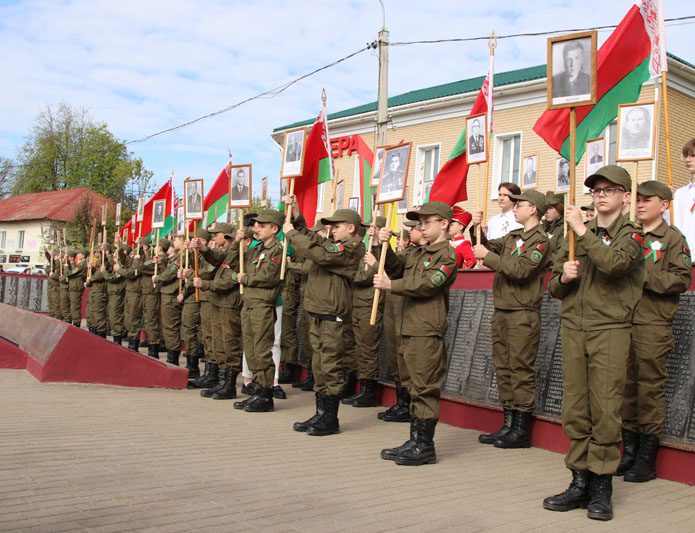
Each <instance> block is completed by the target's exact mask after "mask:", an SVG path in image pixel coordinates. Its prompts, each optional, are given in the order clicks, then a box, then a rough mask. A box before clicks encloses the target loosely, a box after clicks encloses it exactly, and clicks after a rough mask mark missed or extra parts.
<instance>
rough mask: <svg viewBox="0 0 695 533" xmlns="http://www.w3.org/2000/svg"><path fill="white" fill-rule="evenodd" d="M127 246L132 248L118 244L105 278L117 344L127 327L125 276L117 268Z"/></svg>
mask: <svg viewBox="0 0 695 533" xmlns="http://www.w3.org/2000/svg"><path fill="white" fill-rule="evenodd" d="M125 246H127V247H128V248H127V249H128V250H131V249H132V248H131V247H130V246H128V245H127V244H125V245H122V246H117V247H116V249H115V250H114V252H113V254H112V255H111V261H110V262H109V265H108V267H107V268H106V270H105V272H104V279H106V292H107V293H108V295H109V303H108V309H107V311H108V318H109V328H110V329H111V336H112V337H113V342H115V343H116V344H121V343H122V342H123V338H124V337H125V336H126V329H125V325H124V316H123V311H124V300H125V278H124V277H123V276H122V275H121V273H120V269H116V265H117V264H120V263H121V262H122V261H123V258H124V256H125V255H127V253H128V252H127V251H126V249H125V248H124V247H125Z"/></svg>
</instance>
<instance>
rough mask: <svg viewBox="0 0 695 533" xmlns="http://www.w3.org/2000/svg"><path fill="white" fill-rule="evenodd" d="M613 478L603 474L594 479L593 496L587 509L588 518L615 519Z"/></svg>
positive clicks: (592, 484) (592, 485)
mask: <svg viewBox="0 0 695 533" xmlns="http://www.w3.org/2000/svg"><path fill="white" fill-rule="evenodd" d="M612 496H613V476H612V475H611V474H601V475H596V474H594V476H593V477H592V480H591V496H590V501H589V505H588V507H587V508H586V510H587V513H586V516H588V517H589V518H593V519H594V520H611V519H612V518H613V504H612V503H611V497H612Z"/></svg>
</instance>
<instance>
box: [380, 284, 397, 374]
mask: <svg viewBox="0 0 695 533" xmlns="http://www.w3.org/2000/svg"><path fill="white" fill-rule="evenodd" d="M401 302H402V300H401V297H400V296H398V295H395V294H391V293H390V292H388V293H386V298H385V302H384V320H383V330H382V331H383V335H384V338H385V339H386V363H387V365H388V369H389V374H390V375H391V376H393V380H394V381H395V383H396V385H399V384H400V379H399V376H398V351H399V348H400V344H401V339H400V337H401V336H400V335H398V333H397V331H398V328H397V324H398V319H399V318H400V317H401V310H400V309H399V307H400V305H401Z"/></svg>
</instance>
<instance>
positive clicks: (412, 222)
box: [403, 215, 453, 228]
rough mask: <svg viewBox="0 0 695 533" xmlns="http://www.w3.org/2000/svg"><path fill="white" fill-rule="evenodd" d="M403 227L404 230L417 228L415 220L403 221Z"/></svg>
mask: <svg viewBox="0 0 695 533" xmlns="http://www.w3.org/2000/svg"><path fill="white" fill-rule="evenodd" d="M452 216H453V215H452ZM403 225H404V226H405V227H406V228H414V227H415V226H417V220H407V219H406V220H404V221H403Z"/></svg>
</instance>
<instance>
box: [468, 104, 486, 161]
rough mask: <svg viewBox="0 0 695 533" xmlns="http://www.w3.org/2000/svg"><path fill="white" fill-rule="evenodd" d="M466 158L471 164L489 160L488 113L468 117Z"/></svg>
mask: <svg viewBox="0 0 695 533" xmlns="http://www.w3.org/2000/svg"><path fill="white" fill-rule="evenodd" d="M466 134H467V139H466V159H467V161H468V163H469V164H473V163H484V162H485V161H487V139H488V134H487V113H481V114H480V115H473V116H470V117H468V118H467V119H466Z"/></svg>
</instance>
